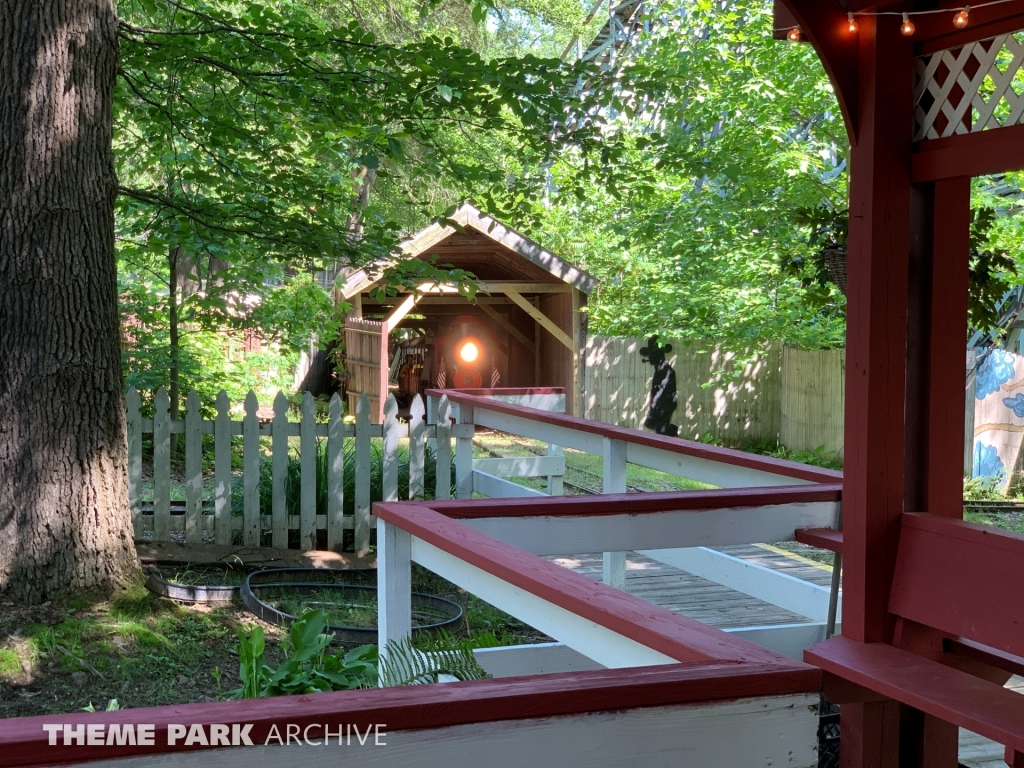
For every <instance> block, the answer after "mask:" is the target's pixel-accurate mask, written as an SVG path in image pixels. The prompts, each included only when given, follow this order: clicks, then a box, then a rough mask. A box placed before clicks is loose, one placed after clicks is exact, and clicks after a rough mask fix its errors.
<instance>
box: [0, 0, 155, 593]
mask: <svg viewBox="0 0 1024 768" xmlns="http://www.w3.org/2000/svg"><path fill="white" fill-rule="evenodd" d="M117 65H118V43H117V16H116V11H115V6H114V0H0V591H3V592H5V594H6V596H8V597H10V598H13V599H15V600H18V601H24V602H38V601H42V600H47V599H50V598H51V597H53V596H54V595H57V594H60V593H64V592H68V591H74V590H82V589H104V588H108V587H110V586H113V585H114V584H116V583H118V582H121V581H123V580H125V579H127V578H130V577H132V576H133V575H134V574H136V573H137V571H138V561H137V558H136V556H135V551H134V547H133V544H132V526H131V519H130V512H129V508H128V490H127V471H126V467H127V446H126V436H125V435H126V433H125V417H124V402H123V390H122V378H121V359H120V358H121V354H120V335H119V323H118V308H117V270H116V261H115V255H114V196H115V191H116V179H115V175H114V162H113V151H112V146H111V140H112V99H113V90H114V80H115V77H116V74H117Z"/></svg>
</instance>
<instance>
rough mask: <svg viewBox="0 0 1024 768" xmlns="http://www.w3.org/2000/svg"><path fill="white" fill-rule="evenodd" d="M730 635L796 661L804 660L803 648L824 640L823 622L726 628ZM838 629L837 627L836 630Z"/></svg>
mask: <svg viewBox="0 0 1024 768" xmlns="http://www.w3.org/2000/svg"><path fill="white" fill-rule="evenodd" d="M725 631H726V632H728V633H729V634H730V635H734V636H736V637H742V638H743V639H744V640H749V641H750V642H752V643H753V644H754V645H760V646H761V647H762V648H767V649H768V650H770V651H775V652H776V653H779V654H782V655H783V656H788V657H789V658H791V659H796V660H797V661H803V660H804V649H805V648H810V647H811V646H812V645H815V644H816V643H820V642H823V641H824V640H825V624H824V623H822V622H815V623H810V624H776V625H774V626H765V627H737V628H735V629H726V630H725ZM836 631H838V629H837V630H836Z"/></svg>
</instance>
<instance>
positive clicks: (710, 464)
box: [626, 443, 811, 488]
mask: <svg viewBox="0 0 1024 768" xmlns="http://www.w3.org/2000/svg"><path fill="white" fill-rule="evenodd" d="M626 460H627V461H628V462H629V463H630V464H637V465H639V466H641V467H648V468H649V469H656V470H658V471H659V472H667V473H668V474H670V475H675V476H676V477H688V478H690V479H691V480H697V481H698V482H701V483H707V484H709V485H714V486H717V487H719V488H751V487H760V486H772V485H809V484H811V481H810V480H800V479H798V478H795V477H789V476H788V475H776V474H773V473H771V472H765V471H764V470H760V469H751V468H750V467H741V466H737V465H735V464H723V463H721V462H718V461H711V460H709V459H701V458H697V457H696V456H687V455H686V454H682V453H672V452H671V451H664V450H661V449H658V448H653V447H651V446H649V445H639V444H637V443H629V444H628V445H627V448H626Z"/></svg>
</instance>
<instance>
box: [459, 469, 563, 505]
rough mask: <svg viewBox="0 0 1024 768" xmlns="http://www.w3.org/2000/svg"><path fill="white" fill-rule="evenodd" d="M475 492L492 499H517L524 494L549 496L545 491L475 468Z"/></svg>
mask: <svg viewBox="0 0 1024 768" xmlns="http://www.w3.org/2000/svg"><path fill="white" fill-rule="evenodd" d="M473 492H474V493H480V494H483V495H484V496H487V497H489V498H492V499H515V498H520V497H522V496H547V494H546V493H544V492H543V491H538V490H536V489H535V488H527V487H526V486H525V485H520V484H519V483H513V482H512V481H511V480H505V479H503V478H500V477H496V476H495V475H492V474H489V473H487V472H481V471H479V470H477V469H474V470H473Z"/></svg>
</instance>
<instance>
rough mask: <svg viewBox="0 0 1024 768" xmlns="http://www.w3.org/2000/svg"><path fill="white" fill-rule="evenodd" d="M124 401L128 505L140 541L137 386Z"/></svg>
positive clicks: (139, 433)
mask: <svg viewBox="0 0 1024 768" xmlns="http://www.w3.org/2000/svg"><path fill="white" fill-rule="evenodd" d="M124 402H125V407H126V409H127V422H128V506H129V507H130V508H131V511H132V528H133V529H134V530H135V539H136V541H138V540H139V539H140V538H142V414H141V413H140V412H139V409H140V408H141V407H142V403H141V401H140V399H139V392H138V390H137V389H135V387H130V388H129V389H128V393H127V394H126V395H125V398H124Z"/></svg>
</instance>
